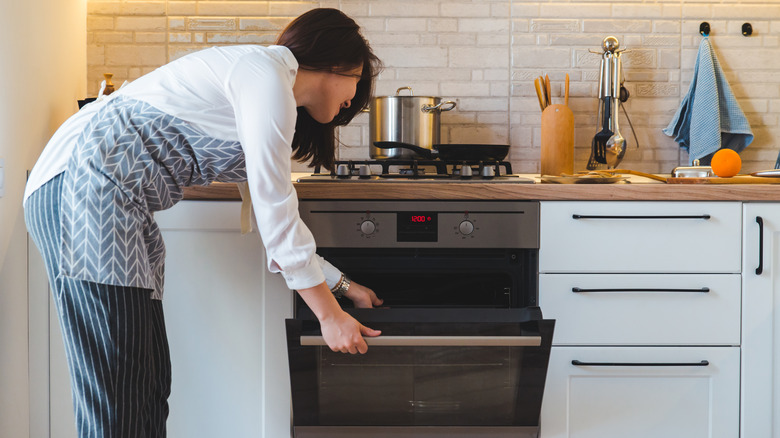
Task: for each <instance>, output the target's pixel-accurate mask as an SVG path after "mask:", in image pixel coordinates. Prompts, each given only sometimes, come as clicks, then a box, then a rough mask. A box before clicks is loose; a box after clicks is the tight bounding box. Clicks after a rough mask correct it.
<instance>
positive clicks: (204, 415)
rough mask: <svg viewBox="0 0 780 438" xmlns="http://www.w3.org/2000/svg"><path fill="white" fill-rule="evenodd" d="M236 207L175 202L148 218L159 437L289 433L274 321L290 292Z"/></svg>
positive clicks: (280, 343) (286, 310)
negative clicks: (164, 394)
mask: <svg viewBox="0 0 780 438" xmlns="http://www.w3.org/2000/svg"><path fill="white" fill-rule="evenodd" d="M239 211H240V203H238V202H215V201H205V202H204V201H200V202H198V201H185V202H182V203H180V204H179V205H177V206H175V207H174V208H172V209H170V210H167V211H165V212H161V213H158V214H156V215H155V219H156V221H157V223H158V224H159V226H160V229H161V230H162V233H163V237H164V239H165V245H166V252H167V254H166V259H165V262H166V272H165V295H164V298H163V305H164V308H165V318H166V328H167V330H168V339H169V343H170V350H171V365H172V372H173V383H172V388H171V396H170V399H169V403H170V416H169V418H168V435H169V436H172V437H192V438H198V437H202V438H207V437H217V436H224V437H267V438H277V437H284V436H289V430H290V394H289V392H290V389H289V387H290V386H289V385H290V384H289V382H290V381H289V377H288V376H289V372H288V368H287V346H286V341H285V339H286V338H285V334H284V319H285V318H288V317H290V316H291V315H292V292H291V291H290V290H289V289H287V288H286V287H285V286H284V283H283V280H282V279H281V278H280V277H279V276H276V275H271V274H269V273H268V272H267V270H266V268H265V255H264V250H263V246H262V242H261V241H260V238H259V236H258V234H257V233H251V234H248V235H241V233H240V223H239Z"/></svg>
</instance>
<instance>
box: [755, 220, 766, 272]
mask: <svg viewBox="0 0 780 438" xmlns="http://www.w3.org/2000/svg"><path fill="white" fill-rule="evenodd" d="M756 223H757V224H758V267H757V268H756V275H761V274H762V273H763V272H764V218H762V217H761V216H756Z"/></svg>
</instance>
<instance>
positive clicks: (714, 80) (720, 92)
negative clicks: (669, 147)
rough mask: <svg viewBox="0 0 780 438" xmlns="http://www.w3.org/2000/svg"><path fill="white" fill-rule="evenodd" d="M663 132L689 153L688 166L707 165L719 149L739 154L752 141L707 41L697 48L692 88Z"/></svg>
mask: <svg viewBox="0 0 780 438" xmlns="http://www.w3.org/2000/svg"><path fill="white" fill-rule="evenodd" d="M663 131H664V134H666V135H668V136H674V141H676V142H677V143H679V144H680V147H681V148H683V149H685V150H687V151H688V154H689V158H690V162H691V163H693V160H698V159H703V160H702V161H705V160H706V161H708V158H710V157H708V156H709V155H710V154H712V153H714V152H717V151H718V150H719V149H721V148H728V149H733V150H735V151H737V152H740V151H742V150H743V149H745V148H746V147H747V146H748V145H749V144H750V143H751V142H752V141H753V131H752V130H751V129H750V124H749V123H748V121H747V118H746V117H745V113H743V112H742V108H740V107H739V103H738V102H737V99H736V98H735V97H734V93H733V92H732V91H731V87H730V86H729V83H728V81H726V76H725V75H724V74H723V69H721V67H720V63H719V62H718V57H717V56H715V52H714V51H713V50H712V45H711V44H710V41H709V38H706V37H705V38H703V39H702V41H701V44H699V54H698V56H697V57H696V66H695V67H694V70H693V80H692V81H691V87H690V88H689V89H688V94H686V95H685V98H683V101H682V103H681V104H680V108H678V109H677V113H675V115H674V118H673V119H672V122H671V123H669V126H667V127H666V129H664V130H663ZM702 164H709V163H708V162H707V163H704V162H702Z"/></svg>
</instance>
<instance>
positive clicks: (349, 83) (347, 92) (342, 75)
mask: <svg viewBox="0 0 780 438" xmlns="http://www.w3.org/2000/svg"><path fill="white" fill-rule="evenodd" d="M362 72H363V67H362V66H361V67H356V68H353V69H352V70H346V71H339V72H319V73H321V74H322V75H323V76H322V77H321V82H320V86H319V87H318V88H317V92H316V93H314V96H311V99H310V102H309V103H308V104H306V105H304V108H306V111H307V112H308V113H309V115H311V116H312V118H314V120H316V121H318V122H320V123H323V124H325V123H330V122H331V121H333V118H335V117H336V115H338V113H339V111H341V109H342V108H349V106H350V105H351V104H352V98H353V97H355V92H356V90H357V84H358V82H359V81H360V77H361V73H362Z"/></svg>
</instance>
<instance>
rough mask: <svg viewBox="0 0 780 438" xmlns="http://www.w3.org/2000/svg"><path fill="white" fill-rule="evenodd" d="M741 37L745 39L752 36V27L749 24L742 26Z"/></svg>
mask: <svg viewBox="0 0 780 438" xmlns="http://www.w3.org/2000/svg"><path fill="white" fill-rule="evenodd" d="M742 35H744V36H746V37H747V36H750V35H753V26H751V25H750V23H745V24H743V25H742Z"/></svg>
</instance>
